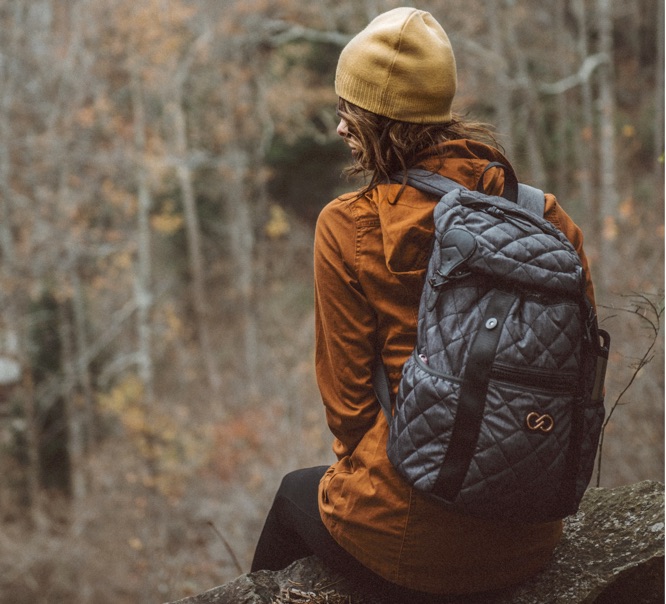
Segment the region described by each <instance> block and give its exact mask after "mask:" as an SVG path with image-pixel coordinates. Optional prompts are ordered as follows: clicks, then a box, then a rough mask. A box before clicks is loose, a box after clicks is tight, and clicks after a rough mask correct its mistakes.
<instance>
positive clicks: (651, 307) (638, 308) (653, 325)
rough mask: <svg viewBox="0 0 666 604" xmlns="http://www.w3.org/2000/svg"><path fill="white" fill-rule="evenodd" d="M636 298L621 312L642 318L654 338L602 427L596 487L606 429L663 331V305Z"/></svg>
mask: <svg viewBox="0 0 666 604" xmlns="http://www.w3.org/2000/svg"><path fill="white" fill-rule="evenodd" d="M634 297H635V298H638V300H637V301H636V302H635V303H634V304H635V305H634V307H633V308H621V309H619V310H621V311H624V312H628V313H630V314H633V315H636V316H637V317H640V318H641V319H642V320H643V321H645V322H646V323H647V325H648V327H649V328H650V329H651V330H652V337H651V339H650V344H649V346H648V347H647V349H646V350H645V352H644V353H643V356H642V357H640V358H639V359H638V361H637V362H636V363H634V364H633V365H630V367H633V372H632V374H631V376H630V378H629V381H628V382H627V384H626V385H625V387H624V388H623V389H622V390H621V391H620V394H618V396H617V398H616V399H615V402H614V403H613V405H612V406H611V409H610V411H609V412H608V415H607V416H606V419H605V420H604V423H603V425H602V427H601V436H600V437H599V448H598V452H597V482H596V486H599V484H600V482H601V458H602V452H603V447H604V435H605V433H606V427H607V426H608V423H609V422H610V420H611V418H612V417H613V413H614V412H615V409H617V407H618V406H619V405H620V401H621V400H622V398H623V397H624V395H625V394H626V393H627V391H628V390H629V388H631V386H632V384H633V383H634V381H635V380H636V378H637V377H638V374H639V373H640V371H641V369H643V367H645V366H646V365H648V364H649V363H650V362H651V361H652V359H653V358H654V353H653V352H652V351H653V349H654V347H655V345H656V343H657V338H658V337H659V332H660V330H661V317H662V315H663V314H664V305H663V303H662V304H661V305H660V306H657V305H656V304H655V303H654V302H653V301H652V300H650V298H649V297H648V296H647V295H645V294H635V295H634Z"/></svg>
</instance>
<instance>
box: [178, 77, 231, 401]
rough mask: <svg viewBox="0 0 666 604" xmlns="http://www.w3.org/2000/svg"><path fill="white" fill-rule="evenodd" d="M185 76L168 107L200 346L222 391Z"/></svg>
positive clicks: (215, 385) (210, 376)
mask: <svg viewBox="0 0 666 604" xmlns="http://www.w3.org/2000/svg"><path fill="white" fill-rule="evenodd" d="M183 79H184V78H182V77H180V78H178V80H179V82H178V85H177V86H176V90H175V98H174V100H173V102H171V103H169V105H168V107H169V110H170V113H171V117H172V123H173V136H174V145H175V148H176V156H177V157H178V165H177V166H176V175H177V178H178V184H179V186H180V192H181V196H182V201H183V212H184V215H185V229H186V232H187V252H188V259H189V266H190V273H191V276H192V301H193V304H194V313H195V321H196V329H197V334H198V337H199V346H200V347H201V353H202V355H203V358H204V363H205V365H206V374H207V376H208V383H209V385H210V387H211V388H212V389H213V390H214V391H216V392H217V391H219V389H220V387H221V379H220V374H219V370H218V367H217V361H216V359H215V355H214V353H213V346H212V344H211V340H210V328H211V325H210V306H209V303H208V296H207V295H206V278H205V271H204V259H203V253H202V251H201V250H202V244H201V228H200V226H199V215H198V213H197V207H196V199H195V194H194V186H193V184H192V170H191V168H190V167H189V165H188V159H187V126H186V117H185V111H184V110H183V105H182V92H183V90H182V88H183Z"/></svg>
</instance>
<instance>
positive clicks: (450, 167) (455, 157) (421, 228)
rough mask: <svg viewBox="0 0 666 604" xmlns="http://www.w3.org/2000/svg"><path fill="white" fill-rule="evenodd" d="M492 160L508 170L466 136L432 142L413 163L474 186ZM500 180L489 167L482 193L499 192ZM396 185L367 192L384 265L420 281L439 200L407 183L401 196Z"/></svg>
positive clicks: (499, 157) (499, 159)
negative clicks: (377, 223)
mask: <svg viewBox="0 0 666 604" xmlns="http://www.w3.org/2000/svg"><path fill="white" fill-rule="evenodd" d="M493 161H496V162H500V163H502V164H504V165H505V166H507V167H509V168H510V169H513V168H512V167H511V165H510V164H509V162H508V161H507V159H506V158H505V157H504V156H503V155H502V154H501V153H500V152H499V151H497V150H496V149H494V148H493V147H490V146H488V145H485V144H483V143H478V142H475V141H471V140H456V141H447V142H445V143H442V144H441V145H438V146H437V147H436V148H434V149H433V150H432V151H431V152H429V153H428V154H426V157H425V158H424V160H423V161H422V162H421V163H420V164H419V165H418V167H419V168H425V169H427V170H431V171H433V172H438V173H439V174H442V175H443V176H446V177H447V178H450V179H452V180H454V181H456V182H458V183H460V184H461V185H463V186H465V187H467V188H468V189H475V188H476V186H477V183H478V181H479V178H480V177H481V174H482V173H483V170H484V169H485V167H486V166H487V165H488V163H489V162H493ZM503 183H504V179H503V174H502V171H501V170H496V171H494V170H493V171H492V172H490V171H489V174H488V176H487V177H486V190H487V191H488V192H490V193H493V194H499V193H500V192H501V191H502V187H503ZM400 189H401V185H399V184H391V185H379V186H378V187H377V188H375V189H373V190H372V191H371V192H370V193H369V195H370V196H371V197H372V200H373V201H374V202H375V204H376V207H377V212H378V214H379V221H380V223H381V227H382V237H383V244H384V254H385V257H386V266H387V268H388V269H389V271H390V272H391V273H393V274H395V275H396V276H397V277H399V278H400V279H401V280H404V279H408V280H411V279H412V278H416V279H421V278H422V277H423V273H424V271H425V269H426V267H427V263H428V258H429V256H430V250H431V247H432V235H433V230H434V224H433V210H434V208H435V205H436V203H437V202H438V201H439V199H437V198H436V197H433V196H432V195H427V194H425V193H422V192H420V191H418V190H416V189H414V188H412V187H409V186H408V187H406V188H405V190H404V191H403V192H402V194H400Z"/></svg>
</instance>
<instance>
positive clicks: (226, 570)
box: [0, 0, 664, 604]
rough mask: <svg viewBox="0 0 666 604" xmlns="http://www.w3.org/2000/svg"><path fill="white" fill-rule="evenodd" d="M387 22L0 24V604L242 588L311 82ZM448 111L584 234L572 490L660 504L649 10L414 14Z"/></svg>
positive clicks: (475, 9) (20, 3)
mask: <svg viewBox="0 0 666 604" xmlns="http://www.w3.org/2000/svg"><path fill="white" fill-rule="evenodd" d="M398 4H402V5H412V3H411V2H405V1H402V2H400V3H398V2H393V1H389V0H335V1H332V0H319V1H318V2H303V1H296V0H1V1H0V212H1V215H0V300H1V303H0V448H1V454H0V523H1V525H0V601H1V602H11V603H12V604H22V603H28V602H29V603H31V604H36V603H42V602H43V603H49V604H56V603H59V602H68V603H70V604H83V603H88V602H94V603H95V604H104V603H106V602H109V603H114V604H119V603H125V602H127V603H136V602H145V603H154V602H162V601H166V600H175V599H177V598H180V597H184V596H186V595H188V594H192V593H194V592H199V591H203V590H205V589H208V588H210V587H213V586H214V585H217V584H220V583H222V582H224V581H227V580H229V579H231V578H233V577H235V576H237V575H238V574H240V572H241V571H242V572H244V571H247V569H248V566H249V562H250V559H251V556H252V551H253V546H254V543H255V542H256V538H257V536H258V533H259V530H260V528H261V525H262V522H263V518H264V516H265V513H266V511H267V509H268V507H269V505H270V503H271V500H272V496H273V493H274V491H275V489H276V487H277V485H278V483H279V480H280V478H281V476H282V475H283V474H284V473H285V472H286V471H288V470H291V469H295V468H297V467H303V466H309V465H313V464H319V463H330V462H331V461H332V460H333V458H332V453H331V450H330V445H331V438H330V435H329V433H328V431H327V428H326V426H325V423H324V414H323V408H322V406H321V401H320V398H319V394H318V391H317V388H316V383H315V380H314V375H313V285H312V260H311V256H312V238H313V226H314V222H315V220H316V217H317V214H318V212H319V211H320V209H321V208H322V207H323V205H324V204H325V203H326V202H328V201H329V200H330V199H332V198H333V197H335V196H336V195H337V194H339V193H340V192H343V191H346V190H349V189H352V188H354V187H356V186H357V185H358V184H359V183H356V182H348V181H347V180H345V179H344V178H342V177H341V176H340V174H341V170H342V168H343V167H344V165H345V162H346V161H347V150H346V148H345V146H344V145H343V144H342V143H341V142H340V141H338V140H336V139H337V137H336V134H335V125H336V116H335V105H336V98H335V95H334V91H333V75H334V70H335V64H336V61H337V56H338V53H339V51H340V49H341V47H342V45H344V43H345V42H346V41H347V40H348V39H349V38H350V36H351V35H352V34H354V33H356V32H357V31H359V30H360V29H361V28H362V27H364V26H365V24H367V22H368V21H369V20H370V19H371V18H373V17H374V16H376V15H377V14H379V13H380V12H383V11H385V10H388V9H390V8H393V7H395V6H397V5H398ZM419 8H423V9H426V10H430V11H431V12H432V13H433V14H434V15H435V16H436V17H437V18H438V19H439V20H440V22H441V23H442V24H443V25H444V27H445V28H446V30H447V32H448V33H449V35H450V37H451V40H452V44H453V46H454V50H455V53H456V57H457V61H458V68H459V80H460V81H459V92H458V95H457V98H456V109H457V110H459V111H462V110H464V111H466V112H469V115H470V116H472V117H474V118H477V119H481V120H488V121H490V122H491V123H493V124H495V125H496V126H497V128H498V132H499V134H500V137H501V141H502V144H503V147H504V149H505V151H506V154H507V155H508V156H509V157H510V158H513V160H514V162H515V165H516V166H517V169H518V174H519V177H520V178H521V179H522V180H523V181H526V182H529V183H532V184H534V185H537V186H539V187H541V188H545V189H547V190H549V191H554V192H556V194H557V196H558V198H559V200H560V202H561V203H562V204H563V205H564V207H565V208H566V209H567V211H568V212H569V213H570V214H571V215H572V216H573V217H574V219H575V220H576V221H577V222H578V223H579V224H580V225H581V226H582V228H583V229H584V232H585V234H586V250H587V253H588V255H589V257H590V260H591V262H592V269H593V273H594V277H595V280H596V282H597V298H598V303H599V310H600V316H601V320H602V324H603V326H604V327H605V328H606V329H608V330H609V331H610V332H611V333H612V335H613V351H612V358H611V363H610V369H609V374H608V383H607V407H608V410H609V412H610V411H611V410H612V415H611V417H610V421H609V422H608V425H607V427H606V430H605V433H604V436H605V439H604V446H603V452H602V457H601V461H602V464H601V468H600V475H599V481H600V484H601V485H606V486H613V485H619V484H624V483H629V482H635V481H639V480H643V479H648V478H653V479H663V471H664V466H663V444H664V443H663V439H664V436H663V427H664V419H663V417H664V416H663V403H664V389H663V386H664V385H663V367H664V361H663V341H662V329H661V319H662V312H663V277H664V221H663V218H664V216H663V211H664V206H663V199H664V174H663V163H664V155H663V144H664V97H663V89H664V64H663V62H664V5H663V1H659V0H626V1H623V2H619V1H617V2H612V1H611V0H554V1H551V2H539V1H536V0H492V1H488V0H486V1H482V0H441V1H428V0H423V1H422V2H420V4H419Z"/></svg>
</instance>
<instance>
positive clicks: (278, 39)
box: [266, 20, 352, 48]
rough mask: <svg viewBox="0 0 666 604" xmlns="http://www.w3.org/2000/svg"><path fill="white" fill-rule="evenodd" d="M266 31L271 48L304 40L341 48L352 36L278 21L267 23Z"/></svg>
mask: <svg viewBox="0 0 666 604" xmlns="http://www.w3.org/2000/svg"><path fill="white" fill-rule="evenodd" d="M266 29H267V30H268V31H269V33H270V34H271V35H270V38H269V39H268V43H269V44H271V46H282V45H283V44H289V42H296V41H298V40H305V41H306V42H319V43H324V44H333V45H335V46H339V47H340V48H342V47H343V46H345V45H346V44H347V42H349V40H351V38H352V36H350V35H347V34H343V33H340V32H338V31H322V30H319V29H312V28H310V27H303V26H302V25H295V24H293V23H288V22H287V21H280V20H274V21H269V22H268V23H267V27H266Z"/></svg>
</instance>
